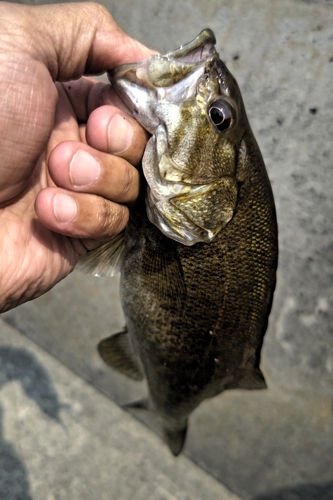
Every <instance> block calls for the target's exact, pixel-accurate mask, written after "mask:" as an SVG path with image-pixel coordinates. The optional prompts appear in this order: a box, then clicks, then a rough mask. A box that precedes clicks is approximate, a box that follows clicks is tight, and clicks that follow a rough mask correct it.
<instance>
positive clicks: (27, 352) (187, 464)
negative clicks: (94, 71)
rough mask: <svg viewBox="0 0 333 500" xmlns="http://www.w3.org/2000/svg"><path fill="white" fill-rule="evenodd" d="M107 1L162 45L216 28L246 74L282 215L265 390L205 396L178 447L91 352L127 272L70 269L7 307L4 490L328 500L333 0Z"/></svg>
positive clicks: (332, 429)
mask: <svg viewBox="0 0 333 500" xmlns="http://www.w3.org/2000/svg"><path fill="white" fill-rule="evenodd" d="M34 3H35V2H34ZM104 3H105V5H107V7H108V8H109V9H110V11H111V12H112V13H113V15H114V17H115V18H116V20H117V21H118V22H119V23H120V25H121V26H122V28H123V29H124V30H125V31H127V32H128V33H130V34H131V35H132V36H134V37H136V38H138V39H139V40H140V41H141V42H143V43H145V44H147V45H149V46H151V47H153V48H155V49H157V50H159V51H161V52H165V51H168V50H171V49H174V48H176V47H177V46H178V45H180V44H181V43H186V42H188V41H190V40H191V39H192V38H194V36H195V35H196V34H197V33H199V31H200V30H201V29H203V28H204V27H211V28H212V29H213V30H214V31H215V33H216V37H217V40H218V44H217V46H218V50H219V52H220V55H221V58H222V59H223V60H224V61H225V62H226V64H227V65H228V67H229V69H230V70H231V71H232V73H233V74H234V76H235V77H236V78H237V80H238V83H239V85H240V88H241V90H242V94H243V98H244V101H245V105H246V108H247V111H248V115H249V119H250V122H251V125H252V128H253V130H254V133H255V135H256V138H257V140H258V142H259V145H260V147H261V150H262V153H263V156H264V158H265V161H266V165H267V169H268V173H269V176H270V179H271V181H272V186H273V190H274V194H275V199H276V205H277V212H278V221H279V231H280V261H279V271H278V284H277V290H276V294H275V299H274V304H273V310H272V314H271V317H270V323H269V327H268V331H267V334H266V337H265V342H264V348H263V353H262V370H263V372H264V374H265V377H266V379H267V381H268V386H269V388H268V390H266V391H253V392H245V391H230V392H229V393H226V394H223V395H221V396H218V397H216V398H214V399H212V400H210V401H206V402H204V403H203V404H202V405H201V406H200V407H199V408H198V409H197V410H196V411H195V412H194V414H193V415H192V417H191V420H190V429H189V434H188V439H187V443H186V446H185V449H184V454H183V455H182V456H181V457H178V458H177V459H174V458H172V457H171V456H170V454H169V452H168V450H166V448H165V446H164V444H163V443H162V442H161V441H160V440H159V438H158V437H157V436H156V435H155V433H154V432H152V431H151V430H150V429H153V430H154V421H152V420H150V419H148V418H147V415H146V414H135V415H134V414H133V415H131V414H129V413H127V412H125V411H124V410H122V409H120V407H119V406H118V404H119V405H120V404H124V403H126V402H130V401H133V400H135V399H139V398H140V397H142V396H143V395H144V394H145V386H144V384H137V383H135V382H131V381H127V380H126V379H124V378H123V377H122V376H120V375H118V374H116V373H114V372H112V371H111V370H108V369H107V368H106V367H105V366H104V365H103V363H102V362H101V360H100V359H99V358H98V355H97V352H96V344H97V343H98V341H99V340H100V339H102V338H104V337H106V336H108V335H110V334H111V333H115V332H117V331H119V330H120V329H121V328H122V327H123V324H124V319H123V315H122V311H121V307H120V304H119V299H118V279H117V278H112V279H94V278H92V277H89V276H84V275H81V274H79V273H73V274H72V275H71V276H70V277H68V278H67V279H66V280H64V281H63V282H62V283H59V284H58V285H57V286H56V287H55V289H54V290H52V291H51V292H49V293H48V294H46V295H45V296H43V297H41V298H39V299H37V300H36V301H33V302H31V303H29V304H25V305H23V306H20V307H19V308H17V309H15V310H13V311H10V312H8V313H6V314H4V315H2V322H1V323H0V356H1V363H0V387H1V391H0V404H1V407H0V409H1V414H0V425H1V427H0V498H5V499H6V500H7V499H8V500H11V499H32V500H39V499H43V500H44V499H53V498H54V499H58V498H59V499H62V498H64V499H65V498H66V499H67V498H70V499H73V500H76V499H81V498H84V499H85V498H87V499H91V500H95V499H99V498H101V499H103V498H105V499H112V500H123V499H127V498H133V499H134V500H137V499H141V498H142V499H143V498H144V499H150V498H151V499H152V500H153V499H154V500H155V499H157V500H158V499H162V498H163V499H164V498H165V499H171V498H177V499H178V498H181V499H197V498H202V499H204V500H210V499H214V500H215V499H217V498H218V499H221V500H223V499H224V498H241V499H242V500H332V499H333V425H332V424H333V397H332V392H333V327H332V325H333V312H332V310H333V308H332V304H333V266H332V264H333V258H332V255H333V238H332V222H331V221H332V220H333V169H332V158H333V141H332V137H333V106H332V102H333V101H332V81H333V45H332V39H333V30H332V26H333V2H331V1H321V2H320V1H318V2H312V1H310V0H308V1H302V0H289V1H287V0H279V2H273V0H252V1H251V2H248V1H246V0H210V1H209V2H198V1H197V0H183V1H182V2H176V1H175V0H163V1H162V0H156V1H154V2H152V1H151V0H138V1H136V2H135V3H133V2H132V1H131V0H122V2H117V1H116V0H107V1H105V2H104ZM9 325H11V326H9ZM32 341H33V342H32ZM36 344H38V345H39V346H41V347H42V348H43V349H41V348H40V347H37V345H36ZM45 351H47V353H48V354H47V353H46V352H45ZM102 393H103V394H104V396H103V395H102ZM138 419H141V420H143V421H144V424H145V425H142V423H141V422H140V421H139V420H138ZM1 431H2V432H1ZM226 488H227V489H226ZM228 490H229V491H232V492H233V493H234V494H235V495H236V496H232V494H231V493H229V492H228Z"/></svg>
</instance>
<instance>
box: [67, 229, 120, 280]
mask: <svg viewBox="0 0 333 500" xmlns="http://www.w3.org/2000/svg"><path fill="white" fill-rule="evenodd" d="M124 248H125V236H124V232H122V233H120V234H118V235H117V236H116V237H115V238H114V239H113V240H112V241H108V242H107V243H104V244H103V245H101V246H100V247H98V248H96V249H95V250H91V251H90V252H88V253H87V254H86V255H85V256H84V257H82V258H81V259H80V260H79V262H78V263H77V265H76V268H75V269H77V270H79V271H82V272H84V273H85V274H92V275H93V276H114V275H115V274H117V273H119V271H120V266H121V262H122V256H123V251H124Z"/></svg>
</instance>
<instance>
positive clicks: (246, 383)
mask: <svg viewBox="0 0 333 500" xmlns="http://www.w3.org/2000/svg"><path fill="white" fill-rule="evenodd" d="M109 79H110V81H111V83H112V86H113V88H114V89H115V91H116V92H117V93H118V94H119V96H120V97H121V98H122V100H123V101H124V103H125V104H126V105H127V107H128V108H129V109H130V111H131V112H132V114H133V116H134V117H135V118H136V119H137V121H138V122H139V123H140V124H141V125H142V126H143V127H144V128H145V129H146V130H147V131H148V132H150V133H151V134H152V137H151V138H150V140H149V141H148V144H147V147H146V150H145V153H144V157H143V161H142V166H143V172H144V176H145V179H146V181H147V185H146V188H145V193H144V196H142V197H141V199H139V201H138V203H137V204H136V206H135V207H134V208H132V209H131V215H130V220H129V223H128V226H127V228H126V230H125V234H124V235H123V236H120V237H117V238H116V240H115V242H113V243H112V242H111V243H108V244H105V245H103V246H102V247H100V248H99V249H97V250H95V251H93V252H90V254H88V256H86V257H85V258H84V259H83V262H82V264H83V265H85V266H86V268H89V269H90V270H91V271H93V272H94V273H95V274H106V273H109V270H110V268H111V267H112V265H113V262H114V261H115V260H116V259H117V258H118V257H119V256H120V255H121V256H122V259H121V265H120V270H121V289H120V293H121V301H122V306H123V310H124V314H125V317H126V323H127V326H126V328H125V330H124V332H121V333H119V334H116V335H113V336H111V337H109V338H108V339H106V340H104V341H102V342H101V343H100V344H99V352H100V354H101V357H102V358H103V359H104V361H105V362H106V363H107V364H109V365H110V366H112V367H113V368H116V369H118V370H119V371H121V372H122V373H124V374H125V375H127V376H130V377H132V378H134V379H140V378H142V377H145V378H146V379H147V383H148V388H149V398H148V401H147V403H146V406H147V408H148V409H150V410H152V411H154V412H155V413H156V414H157V415H158V417H159V419H160V421H161V425H162V428H163V434H164V437H165V440H166V442H167V444H168V446H169V448H170V450H171V451H172V453H173V454H174V455H178V454H179V453H180V451H181V449H182V447H183V444H184V441H185V436H186V429H187V423H188V417H189V415H190V414H191V412H192V411H193V410H194V409H195V408H196V407H197V406H198V405H199V404H200V403H201V401H203V400H204V399H206V398H210V397H213V396H215V395H217V394H219V393H221V392H222V391H224V390H226V389H236V388H242V389H261V388H264V387H266V384H265V381H264V377H263V375H262V373H261V371H260V368H259V363H260V351H261V347H262V343H263V337H264V334H265V331H266V328H267V322H268V316H269V313H270V309H271V304H272V298H273V292H274V288H275V276H276V267H277V256H278V241H277V223H276V214H275V207H274V199H273V195H272V191H271V186H270V182H269V179H268V176H267V173H266V169H265V165H264V162H263V159H262V156H261V153H260V151H259V148H258V145H257V143H256V140H255V138H254V136H253V133H252V131H251V128H250V125H249V123H248V120H247V116H246V112H245V108H244V104H243V101H242V97H241V94H240V90H239V88H238V85H237V82H236V80H235V79H234V78H233V76H232V75H231V74H230V72H229V71H228V69H227V68H226V66H225V64H224V63H223V62H222V61H221V60H220V59H219V55H218V53H217V52H216V50H215V36H214V34H213V32H212V31H211V30H209V29H206V30H204V31H202V32H201V33H200V35H199V36H198V37H197V38H195V40H193V41H192V42H190V43H189V44H187V45H185V46H182V47H180V48H179V49H177V50H176V51H173V52H170V53H168V54H166V55H163V56H161V55H153V56H151V57H150V58H148V59H147V60H145V61H142V62H141V63H135V64H127V65H123V66H120V67H118V68H116V69H115V70H113V71H111V72H110V73H109ZM144 198H145V199H144ZM138 406H140V405H138Z"/></svg>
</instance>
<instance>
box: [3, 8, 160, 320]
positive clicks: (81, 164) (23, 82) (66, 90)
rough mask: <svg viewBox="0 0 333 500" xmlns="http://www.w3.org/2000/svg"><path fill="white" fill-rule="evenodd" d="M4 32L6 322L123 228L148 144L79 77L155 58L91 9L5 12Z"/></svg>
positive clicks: (107, 93)
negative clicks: (13, 311)
mask: <svg viewBox="0 0 333 500" xmlns="http://www.w3.org/2000/svg"><path fill="white" fill-rule="evenodd" d="M0 32H1V38H0V96H1V97H0V100H1V106H0V158H1V162H0V283H1V288H0V312H1V311H2V312H3V311H5V310H8V309H10V308H12V307H15V306H17V305H18V304H20V303H22V302H25V301H27V300H30V299H32V298H35V297H38V296H39V295H41V294H43V293H45V292H46V291H47V290H49V289H50V288H51V287H52V286H53V285H55V284H56V283H57V282H58V281H60V280H61V279H62V278H64V277H65V276H66V275H67V274H69V273H70V272H71V270H72V269H73V267H74V266H75V264H76V262H77V261H78V259H79V258H80V257H81V256H82V255H84V254H85V253H86V252H87V250H90V249H93V248H95V247H96V246H98V245H99V244H100V243H102V242H104V241H107V240H108V239H111V238H112V237H113V236H115V235H116V234H118V233H119V232H120V231H122V229H123V228H124V227H125V225H126V223H127V220H128V208H127V207H126V204H127V203H130V202H133V201H134V200H135V199H136V197H137V195H138V190H139V175H138V171H137V170H136V169H135V168H134V166H133V165H137V164H138V163H139V162H140V160H141V156H142V154H143V150H144V147H145V144H146V140H147V136H146V133H145V132H144V131H143V129H142V128H141V127H140V126H139V125H138V124H137V122H136V121H135V120H133V119H132V118H131V117H130V116H128V115H127V114H126V113H125V112H124V110H122V109H121V106H122V105H121V102H120V101H119V99H118V98H117V96H116V95H115V94H114V93H112V90H110V89H109V88H108V87H107V86H106V85H105V84H102V83H96V82H95V81H93V80H92V79H91V78H80V77H82V75H83V74H85V75H89V74H100V73H103V72H104V71H106V70H108V69H112V68H113V67H116V66H118V65H119V64H123V63H126V62H135V61H138V60H141V59H144V58H146V57H147V56H148V55H149V54H150V53H151V51H149V50H148V49H147V48H145V47H144V46H142V45H141V44H139V43H138V42H136V41H135V40H133V39H131V38H130V37H128V36H127V35H126V34H125V33H124V32H123V31H122V30H121V29H120V28H119V26H118V25H117V24H116V23H115V21H114V20H113V18H112V17H111V15H110V14H109V13H108V11H107V10H106V9H105V8H104V7H102V6H100V5H98V4H93V3H82V4H79V3H78V4H63V5H62V4H60V5H52V6H51V5H50V6H40V7H29V6H23V5H16V4H11V3H1V2H0ZM77 78H80V79H79V80H76V81H70V80H74V79H77ZM55 82H57V83H55ZM59 82H67V83H59ZM101 105H102V106H101Z"/></svg>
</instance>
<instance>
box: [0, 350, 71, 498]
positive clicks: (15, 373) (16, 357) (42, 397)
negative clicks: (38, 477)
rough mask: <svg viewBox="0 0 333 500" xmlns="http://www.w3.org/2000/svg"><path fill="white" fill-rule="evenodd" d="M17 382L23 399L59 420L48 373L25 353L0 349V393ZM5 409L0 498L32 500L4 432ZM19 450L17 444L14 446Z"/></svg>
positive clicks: (21, 467) (1, 413)
mask: <svg viewBox="0 0 333 500" xmlns="http://www.w3.org/2000/svg"><path fill="white" fill-rule="evenodd" d="M14 380H16V381H18V382H19V383H20V385H21V387H22V389H23V391H24V392H25V394H26V396H27V397H28V398H29V399H31V400H33V401H34V402H35V403H36V404H37V405H38V407H39V408H40V410H42V411H43V413H44V414H45V415H47V416H48V417H49V418H51V419H53V420H56V421H60V418H59V412H60V409H61V408H62V405H61V404H60V402H59V399H58V397H57V394H56V392H55V390H54V387H53V384H52V381H51V379H50V377H49V375H48V373H47V371H46V370H45V369H44V368H43V367H42V366H41V365H40V363H39V362H38V361H37V360H36V358H35V357H34V356H32V355H31V353H29V352H28V351H27V350H25V349H21V348H14V347H10V346H8V347H7V346H2V347H0V390H1V388H2V387H3V386H4V385H5V384H7V383H10V382H12V381H14ZM4 412H5V410H4V408H3V406H2V405H0V498H3V499H6V500H32V496H31V494H30V486H29V480H28V477H27V473H26V469H25V467H24V464H23V463H22V460H20V458H19V456H18V454H17V452H16V451H15V448H14V446H13V445H12V444H11V443H10V442H8V441H7V440H6V438H5V436H4V432H3V422H4V417H5V414H4ZM17 447H18V448H19V447H20V443H17Z"/></svg>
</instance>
